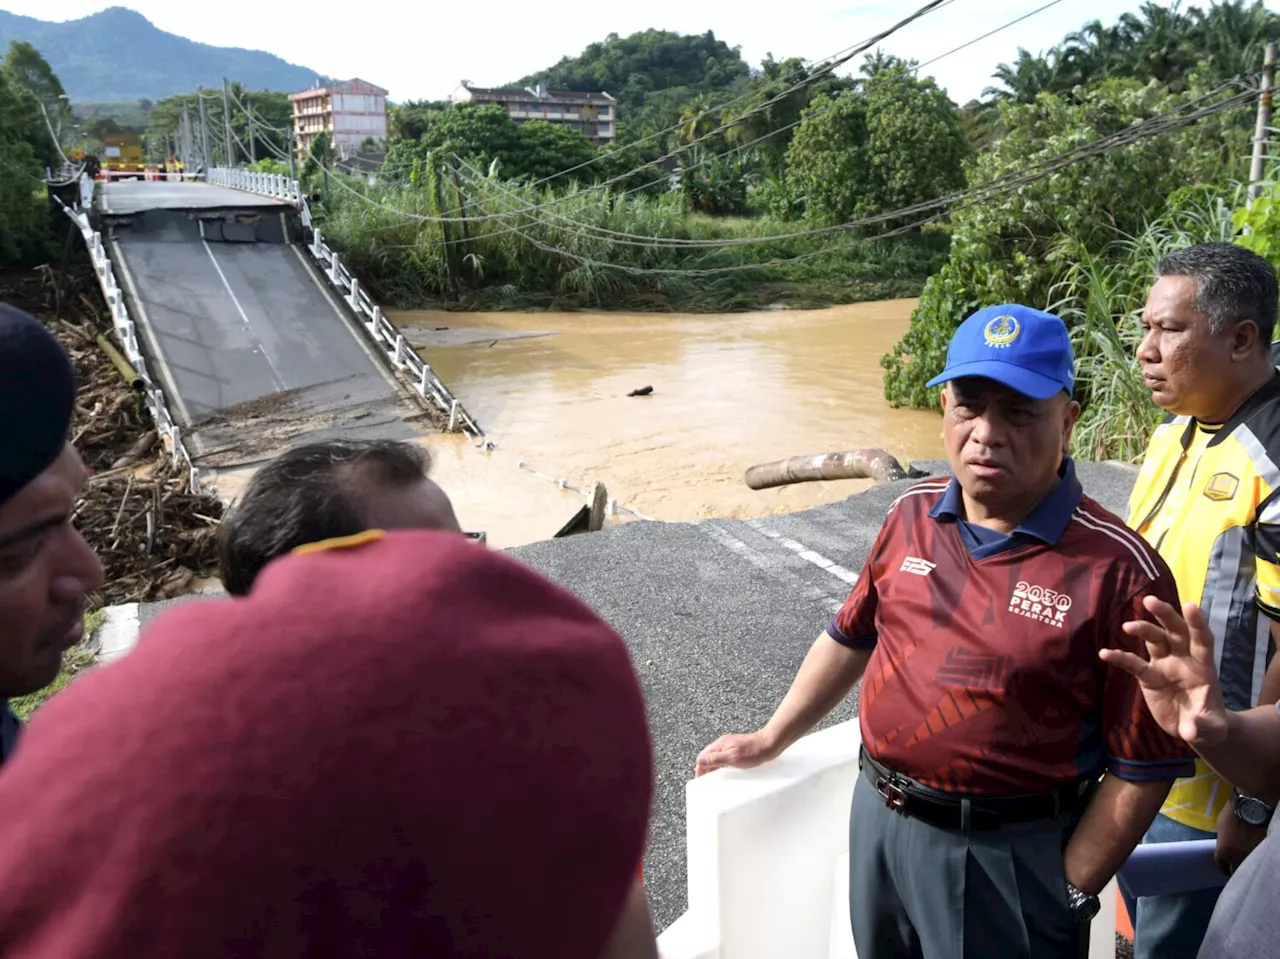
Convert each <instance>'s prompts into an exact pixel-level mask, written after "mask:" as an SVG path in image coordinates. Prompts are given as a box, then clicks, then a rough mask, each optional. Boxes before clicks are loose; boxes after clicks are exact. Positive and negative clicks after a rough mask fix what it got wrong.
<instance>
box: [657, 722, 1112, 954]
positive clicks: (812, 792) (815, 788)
mask: <svg viewBox="0 0 1280 959" xmlns="http://www.w3.org/2000/svg"><path fill="white" fill-rule="evenodd" d="M860 744H861V735H860V733H859V727H858V720H856V719H853V720H849V721H847V722H843V723H839V724H838V725H835V726H831V727H828V728H827V729H824V730H821V731H820V732H816V733H813V734H811V735H809V736H805V737H804V738H802V739H800V740H798V741H797V742H796V743H795V744H794V745H793V746H791V748H790V749H788V750H787V751H786V752H784V753H783V754H782V755H781V756H780V757H779V758H778V759H776V760H774V761H773V762H770V763H766V764H765V765H763V766H761V767H759V768H757V769H751V770H736V769H725V770H718V771H716V772H714V773H710V774H708V775H706V776H702V777H700V778H698V779H695V780H693V781H692V782H690V783H688V784H687V786H686V787H685V805H686V814H685V830H686V845H687V851H688V856H687V862H688V876H689V911H688V912H686V913H685V914H684V915H683V916H681V917H680V918H679V919H677V920H676V921H675V922H674V923H673V924H672V925H671V926H670V927H669V928H668V929H667V930H666V931H664V932H663V933H662V935H660V936H659V937H658V955H659V957H660V959H778V957H780V956H785V957H786V959H856V957H857V952H856V951H855V950H854V947H853V934H852V932H851V931H850V928H849V842H850V836H849V803H850V801H851V799H852V796H853V790H854V789H866V788H870V785H869V784H868V783H867V781H866V780H865V779H863V778H862V777H860V776H859V775H858V747H859V745H860ZM1100 898H1101V899H1102V910H1101V912H1099V913H1098V915H1097V916H1096V917H1095V918H1094V920H1093V923H1092V926H1091V928H1090V936H1089V939H1090V942H1089V947H1090V948H1089V959H1103V957H1107V959H1114V956H1115V954H1116V948H1115V932H1116V925H1115V920H1116V912H1115V909H1116V884H1115V882H1114V881H1112V883H1111V884H1110V885H1108V886H1107V888H1106V890H1105V891H1104V892H1103V893H1102V896H1101V897H1100Z"/></svg>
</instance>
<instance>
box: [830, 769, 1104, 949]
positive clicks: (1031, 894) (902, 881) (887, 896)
mask: <svg viewBox="0 0 1280 959" xmlns="http://www.w3.org/2000/svg"><path fill="white" fill-rule="evenodd" d="M1071 828H1072V821H1071V818H1070V817H1069V816H1063V817H1060V818H1058V819H1051V820H1044V821H1042V822H1037V823H1025V824H1022V823H1020V824H1016V825H1010V826H1005V827H1002V828H1001V829H998V830H995V831H985V832H980V831H973V832H960V831H958V830H956V831H953V830H950V829H939V828H937V827H936V826H931V825H928V824H926V823H923V822H921V821H920V820H918V819H912V818H910V817H908V816H904V815H902V814H900V813H897V812H894V811H893V810H891V809H889V808H888V807H887V806H885V804H884V800H883V799H881V798H880V796H879V794H878V793H877V792H876V790H875V788H874V787H873V786H872V785H871V784H870V783H869V782H867V781H866V779H864V778H863V777H862V776H861V775H859V776H858V784H857V786H856V787H855V788H854V791H853V808H852V810H851V812H850V815H849V918H850V920H851V922H852V924H853V941H854V945H855V947H856V948H857V951H858V959H1081V957H1084V956H1087V955H1088V949H1089V929H1088V926H1087V925H1083V924H1081V923H1079V922H1078V921H1077V920H1076V918H1075V916H1074V914H1073V913H1072V912H1071V910H1070V909H1069V907H1068V905H1067V885H1066V883H1067V880H1066V876H1065V874H1064V872H1063V866H1062V851H1063V849H1064V848H1065V847H1066V841H1067V838H1068V836H1069V835H1070V830H1071Z"/></svg>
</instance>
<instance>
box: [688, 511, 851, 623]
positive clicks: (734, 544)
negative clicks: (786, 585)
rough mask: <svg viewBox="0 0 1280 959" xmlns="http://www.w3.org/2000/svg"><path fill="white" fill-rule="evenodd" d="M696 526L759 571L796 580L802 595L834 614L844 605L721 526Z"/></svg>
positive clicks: (707, 523)
mask: <svg viewBox="0 0 1280 959" xmlns="http://www.w3.org/2000/svg"><path fill="white" fill-rule="evenodd" d="M694 526H695V528H697V529H699V530H701V531H702V532H703V533H705V534H706V535H707V536H709V537H710V538H711V539H713V540H715V541H716V542H717V543H719V544H720V545H721V546H723V547H725V548H726V549H728V550H730V551H731V552H734V553H737V554H738V555H739V556H741V557H742V558H743V559H745V560H746V561H747V562H748V563H750V564H751V565H752V566H755V567H756V568H757V569H761V570H763V571H764V572H766V573H768V574H770V575H771V576H774V577H776V578H779V579H788V580H794V582H795V586H796V588H797V589H798V590H799V591H800V592H801V593H803V594H804V595H805V596H806V597H807V598H809V599H812V600H814V601H816V602H819V603H821V604H822V605H823V606H825V607H826V608H827V609H828V610H830V611H831V612H833V613H834V612H835V611H836V610H838V609H839V608H840V607H841V606H842V605H844V602H843V600H840V599H838V598H837V597H835V596H832V595H830V594H829V593H826V592H824V591H823V590H821V589H819V588H818V587H817V586H814V585H812V584H810V583H806V582H804V581H803V580H801V579H800V578H799V577H797V576H796V575H795V574H794V573H792V572H791V571H790V570H788V569H786V568H785V567H784V566H781V565H779V564H778V563H777V562H776V561H775V560H773V559H772V558H770V557H769V556H767V555H766V554H764V553H762V552H760V550H758V549H756V548H755V547H754V546H752V545H751V544H749V543H744V542H743V541H742V540H740V539H738V537H736V536H734V535H733V534H732V533H730V532H729V531H728V530H726V529H723V528H722V527H719V526H714V525H712V523H711V522H700V523H695V524H694Z"/></svg>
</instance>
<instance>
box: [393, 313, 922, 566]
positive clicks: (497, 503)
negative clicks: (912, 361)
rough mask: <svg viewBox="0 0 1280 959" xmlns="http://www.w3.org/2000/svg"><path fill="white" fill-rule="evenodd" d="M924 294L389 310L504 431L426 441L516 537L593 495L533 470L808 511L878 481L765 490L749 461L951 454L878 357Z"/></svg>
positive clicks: (615, 491)
mask: <svg viewBox="0 0 1280 959" xmlns="http://www.w3.org/2000/svg"><path fill="white" fill-rule="evenodd" d="M914 306H915V300H891V301H884V302H877V303H861V304H853V305H848V306H839V307H832V308H830V309H824V310H796V311H791V310H773V311H763V312H758V313H735V314H726V315H706V314H702V315H684V314H669V313H667V314H663V313H641V314H624V313H447V312H436V311H393V312H392V311H389V314H388V315H389V316H390V318H391V319H392V320H393V322H395V323H396V324H397V325H399V326H401V327H402V328H403V329H404V330H405V333H406V337H407V338H408V339H410V340H411V341H412V342H413V343H414V344H415V346H417V347H418V351H419V353H420V354H421V355H422V357H423V359H424V360H426V361H427V362H428V363H429V364H430V365H431V366H432V368H433V369H435V370H436V372H437V373H438V374H439V375H440V377H441V378H442V379H443V380H444V381H445V382H446V383H447V384H448V385H449V387H450V388H451V389H452V390H453V392H454V393H455V394H456V395H457V396H458V398H459V399H461V401H462V402H463V404H464V405H465V406H466V407H467V409H468V410H469V411H470V412H471V414H472V415H473V416H475V418H476V419H477V420H478V421H479V423H480V425H481V427H482V428H483V429H484V430H485V432H486V433H487V434H489V436H490V437H491V438H492V439H493V440H494V441H495V443H496V444H497V447H498V448H497V450H495V451H494V452H488V453H486V452H481V451H479V450H477V449H475V448H474V445H473V443H472V442H469V441H467V440H466V439H465V438H462V437H458V436H452V435H449V436H437V437H430V438H428V439H427V440H425V441H424V442H425V443H426V445H428V446H429V447H430V448H431V450H432V452H433V455H434V458H435V461H436V467H435V472H436V476H437V479H438V480H439V482H440V483H441V484H442V485H443V486H444V487H445V489H446V490H447V491H448V492H449V494H450V496H451V497H452V498H453V499H454V502H455V504H456V506H457V508H458V513H459V516H460V518H461V520H462V523H463V525H464V526H467V527H469V528H473V529H485V530H486V531H487V532H488V534H489V539H490V542H491V543H492V544H493V545H495V546H499V547H504V546H512V545H519V544H521V543H526V542H531V541H534V540H538V539H545V538H547V537H549V536H550V535H551V534H552V533H554V532H555V530H556V529H557V528H558V527H559V526H560V525H561V524H562V523H563V522H565V521H566V520H568V518H569V517H570V516H572V515H573V512H574V511H575V510H576V509H577V508H578V507H579V506H580V505H582V502H583V500H582V497H581V496H579V495H576V494H574V493H571V492H568V491H562V490H560V489H559V488H557V486H556V485H555V484H553V483H551V482H547V481H545V480H542V479H538V478H537V477H536V476H534V475H533V474H532V473H530V472H529V470H530V469H531V470H536V471H537V472H538V473H541V474H544V475H546V476H549V477H552V478H554V479H564V480H565V481H566V482H567V484H568V485H571V486H575V487H578V488H579V489H581V490H584V491H588V492H589V491H590V490H591V488H592V486H593V484H594V483H595V482H597V481H601V482H603V483H605V485H606V486H607V487H608V490H609V495H610V496H611V497H614V498H616V499H617V500H618V501H619V502H620V503H621V504H622V505H624V506H627V507H630V508H631V509H634V510H637V511H638V512H640V513H642V514H644V515H646V516H648V517H652V518H654V519H659V520H669V521H680V520H693V519H700V518H704V517H738V518H746V517H755V516H763V515H767V514H770V513H777V512H786V511H790V510H796V509H803V508H805V507H808V506H814V505H817V504H819V503H827V502H831V501H834V500H837V499H842V498H843V497H845V496H848V495H849V494H850V493H852V492H855V491H857V490H859V489H863V488H865V487H866V486H867V485H869V481H863V480H844V481H836V482H820V483H804V484H798V485H793V486H790V487H783V488H779V489H771V490H758V491H757V490H752V489H750V488H748V487H747V485H746V483H745V482H744V481H743V474H744V473H745V471H746V470H747V468H748V467H750V466H753V465H755V464H758V463H765V462H769V461H772V460H778V459H784V458H786V457H789V456H796V455H800V454H810V453H826V452H831V451H835V450H845V449H854V448H857V447H866V446H878V447H882V448H884V449H887V450H888V451H889V452H890V453H892V454H894V455H895V456H897V457H898V459H899V460H901V461H902V463H903V464H904V465H905V464H906V463H907V461H909V460H911V459H927V458H936V457H940V456H941V455H942V441H941V437H940V432H941V423H940V421H939V419H938V417H937V416H936V415H935V414H932V413H928V412H923V411H919V410H895V409H892V408H890V407H889V405H888V404H887V403H886V402H885V400H884V397H883V392H882V370H881V369H880V365H879V359H880V356H881V355H882V354H884V353H885V352H887V351H888V350H889V348H890V347H891V346H892V345H893V343H894V342H895V341H896V340H897V339H898V338H899V337H900V336H901V335H902V333H903V331H905V329H906V327H907V322H908V319H909V317H910V314H911V310H912V308H913V307H914ZM646 386H652V387H653V392H652V394H651V395H648V396H641V397H628V396H627V393H628V392H630V391H631V390H634V389H638V388H641V387H646ZM520 461H523V462H524V463H525V464H526V468H525V469H520V468H518V466H517V463H518V462H520Z"/></svg>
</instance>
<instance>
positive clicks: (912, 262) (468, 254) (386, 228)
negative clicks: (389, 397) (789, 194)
mask: <svg viewBox="0 0 1280 959" xmlns="http://www.w3.org/2000/svg"><path fill="white" fill-rule="evenodd" d="M317 211H318V216H317V221H318V225H319V226H320V228H321V230H322V231H323V232H324V235H325V236H326V237H327V238H328V239H329V241H330V242H332V243H334V244H335V245H336V248H337V249H339V250H340V251H341V252H342V255H343V259H344V261H345V262H347V263H348V264H349V266H350V267H351V269H352V270H353V271H354V272H355V273H356V275H358V276H360V277H361V279H362V281H364V282H365V283H366V284H367V285H368V287H369V289H370V291H371V293H372V294H373V295H374V296H375V297H376V298H377V299H379V300H380V301H381V302H384V303H387V304H390V305H393V306H397V307H404V308H413V307H425V306H446V307H452V308H461V309H503V308H511V309H516V308H525V309H528V308H549V307H555V308H563V309H588V308H590V309H610V308H614V309H639V310H643V309H674V310H684V311H694V312H718V311H729V310H745V309H755V308H760V307H764V306H769V305H771V304H774V303H783V304H786V305H789V306H797V307H808V306H819V305H825V304H829V303H837V302H855V301H859V300H868V299H883V298H886V297H894V296H912V295H916V294H918V293H919V291H920V287H921V284H922V283H923V279H924V277H925V276H927V275H928V274H929V273H931V272H934V271H935V270H937V269H938V267H939V266H940V265H941V263H942V260H943V258H944V257H945V255H946V249H947V245H948V238H947V235H946V233H945V232H944V231H940V230H937V229H935V230H932V231H923V232H917V233H916V234H915V235H912V236H902V237H895V238H892V239H885V240H869V239H867V238H866V237H861V236H858V235H856V234H854V233H853V231H839V232H835V233H832V234H823V235H817V236H813V235H808V236H802V237H797V238H788V236H789V235H790V234H796V233H803V232H804V226H803V225H798V224H795V223H789V222H786V221H782V220H777V219H774V218H771V217H762V218H754V219H752V218H745V217H712V216H707V215H701V214H697V213H690V212H689V211H688V210H687V209H686V206H685V202H684V198H683V197H682V196H681V195H680V194H679V193H658V194H656V195H655V194H652V193H649V192H648V191H636V192H631V193H628V192H627V191H625V190H622V191H618V190H615V189H613V188H607V189H591V188H582V187H579V186H576V185H573V186H570V187H569V188H567V189H563V188H562V189H560V190H553V189H550V188H547V187H539V186H535V185H531V184H520V183H515V182H512V181H506V180H503V179H502V178H501V176H500V172H499V171H497V170H496V169H495V170H493V171H492V172H490V171H484V172H482V171H479V170H476V169H474V168H471V167H468V166H465V165H464V166H461V167H459V168H457V173H456V175H455V174H454V172H453V171H452V170H450V169H449V168H446V167H444V166H436V167H433V166H431V165H425V164H419V165H418V166H416V167H415V168H414V169H413V171H412V173H411V175H410V178H409V180H408V182H402V183H398V184H396V183H392V184H388V183H382V184H379V185H376V186H373V187H370V186H368V185H367V184H366V183H365V182H364V181H362V180H347V179H340V178H339V177H337V176H335V175H333V174H331V175H330V183H329V188H328V200H327V201H325V202H323V203H322V204H320V206H319V207H318V208H317ZM441 219H451V220H453V221H454V222H445V223H442V222H438V221H439V220H441ZM635 237H643V238H655V239H635ZM773 237H777V239H776V240H775V239H771V238H773ZM704 243H711V244H712V245H699V244H704ZM698 271H710V272H706V273H699V272H698Z"/></svg>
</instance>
